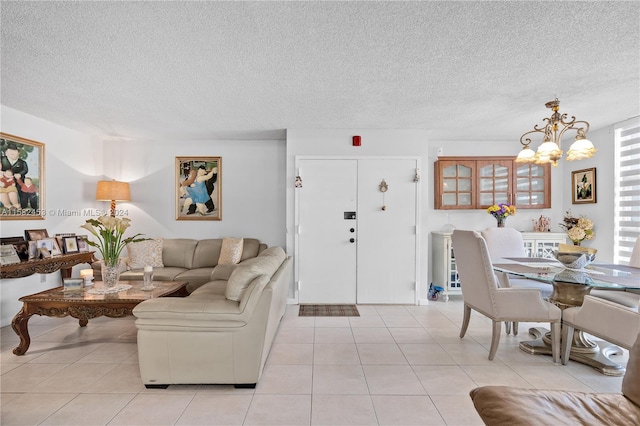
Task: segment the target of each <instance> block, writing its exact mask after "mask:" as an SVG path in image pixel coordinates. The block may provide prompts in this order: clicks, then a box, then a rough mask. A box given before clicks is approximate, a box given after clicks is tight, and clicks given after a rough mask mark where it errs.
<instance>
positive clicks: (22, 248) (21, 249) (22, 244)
mask: <svg viewBox="0 0 640 426" xmlns="http://www.w3.org/2000/svg"><path fill="white" fill-rule="evenodd" d="M13 247H14V248H15V249H16V253H18V257H19V258H20V260H29V242H28V241H25V240H21V241H16V242H15V243H13Z"/></svg>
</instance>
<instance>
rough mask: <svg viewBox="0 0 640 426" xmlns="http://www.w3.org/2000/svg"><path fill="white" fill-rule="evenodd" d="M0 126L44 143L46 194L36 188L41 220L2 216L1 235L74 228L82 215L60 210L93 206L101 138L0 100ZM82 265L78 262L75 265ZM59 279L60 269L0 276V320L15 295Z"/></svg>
mask: <svg viewBox="0 0 640 426" xmlns="http://www.w3.org/2000/svg"><path fill="white" fill-rule="evenodd" d="M0 108H1V109H0V117H1V119H2V121H1V124H2V127H1V130H2V132H4V133H9V134H12V135H15V136H20V137H23V138H27V139H31V140H34V141H37V142H42V143H44V144H45V179H46V180H45V185H46V194H40V200H41V207H42V206H43V204H42V201H44V203H45V204H44V207H46V211H47V214H46V216H45V219H44V220H3V221H2V222H0V227H1V230H0V232H1V235H2V236H3V237H13V236H24V230H25V229H41V228H45V229H47V231H48V232H49V235H55V234H56V233H62V232H79V231H81V230H80V229H78V227H79V226H80V225H81V224H82V223H84V220H83V219H82V218H78V217H71V216H68V215H64V214H61V212H60V211H61V210H65V211H79V210H82V209H83V208H96V207H99V206H96V202H95V201H92V199H93V198H94V197H95V182H96V181H97V180H98V175H100V174H101V173H102V162H101V154H100V147H101V144H100V141H97V140H95V139H93V138H91V137H90V136H88V135H85V134H82V133H78V132H76V131H73V130H71V129H68V128H65V127H62V126H58V125H56V124H54V123H51V122H48V121H45V120H42V119H39V118H37V117H34V116H32V115H28V114H25V113H22V112H19V111H16V110H14V109H11V108H7V107H5V106H0ZM82 267H85V268H86V265H84V266H82V265H78V266H76V267H75V268H74V271H76V273H77V270H79V269H80V268H82ZM59 285H61V278H60V274H59V273H54V274H35V275H31V276H30V277H25V278H19V279H7V280H0V325H2V326H5V325H8V324H9V323H10V322H11V319H12V318H13V316H14V315H15V314H17V313H18V311H19V310H20V308H21V307H22V303H20V302H19V301H18V298H20V297H22V296H25V295H27V294H31V293H35V292H38V291H43V290H47V289H49V288H53V287H57V286H59Z"/></svg>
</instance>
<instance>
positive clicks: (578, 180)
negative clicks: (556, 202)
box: [571, 167, 597, 204]
mask: <svg viewBox="0 0 640 426" xmlns="http://www.w3.org/2000/svg"><path fill="white" fill-rule="evenodd" d="M571 194H572V195H571V203H572V204H590V203H595V202H597V199H596V168H595V167H592V168H590V169H582V170H575V171H573V172H571Z"/></svg>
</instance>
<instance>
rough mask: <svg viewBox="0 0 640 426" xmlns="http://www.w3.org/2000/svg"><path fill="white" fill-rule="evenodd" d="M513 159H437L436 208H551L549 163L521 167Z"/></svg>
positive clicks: (522, 165)
mask: <svg viewBox="0 0 640 426" xmlns="http://www.w3.org/2000/svg"><path fill="white" fill-rule="evenodd" d="M514 160H515V157H440V158H439V159H438V161H436V162H435V164H434V174H435V179H434V183H435V199H434V206H435V208H436V209H443V210H465V209H486V208H487V207H489V206H491V205H493V204H499V203H508V204H515V206H516V207H517V208H520V209H527V208H530V209H542V208H550V207H551V168H550V167H549V164H544V165H539V164H530V163H525V164H520V163H516V162H515V161H514Z"/></svg>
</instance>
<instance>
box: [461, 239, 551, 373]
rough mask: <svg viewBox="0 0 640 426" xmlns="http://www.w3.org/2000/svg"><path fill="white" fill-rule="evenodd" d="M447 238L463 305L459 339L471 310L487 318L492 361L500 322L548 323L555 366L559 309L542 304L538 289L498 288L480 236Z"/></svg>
mask: <svg viewBox="0 0 640 426" xmlns="http://www.w3.org/2000/svg"><path fill="white" fill-rule="evenodd" d="M451 238H452V242H453V250H454V252H455V254H456V264H457V268H458V274H459V276H460V283H461V288H462V298H463V301H464V316H463V321H462V327H461V329H460V338H463V337H464V335H465V334H466V332H467V328H468V327H469V320H470V318H471V310H472V309H473V310H475V311H477V312H479V313H481V314H482V315H484V316H486V317H487V318H490V319H491V321H492V322H493V330H492V333H491V346H490V349H489V360H493V358H494V357H495V354H496V351H497V349H498V344H499V342H500V334H501V333H500V324H501V323H502V322H505V321H510V322H514V321H515V322H519V321H527V322H548V323H550V325H551V350H552V355H553V360H554V362H558V361H559V359H560V319H561V316H562V314H561V311H560V308H558V307H557V306H555V305H553V304H551V303H549V302H547V301H545V300H543V299H542V296H541V294H540V290H538V289H535V288H505V287H499V286H498V282H497V278H496V275H495V273H494V271H493V264H492V263H491V257H490V255H489V250H488V249H487V244H486V242H485V240H484V238H482V235H480V233H478V232H475V231H462V230H455V231H453V235H452V236H451Z"/></svg>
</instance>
